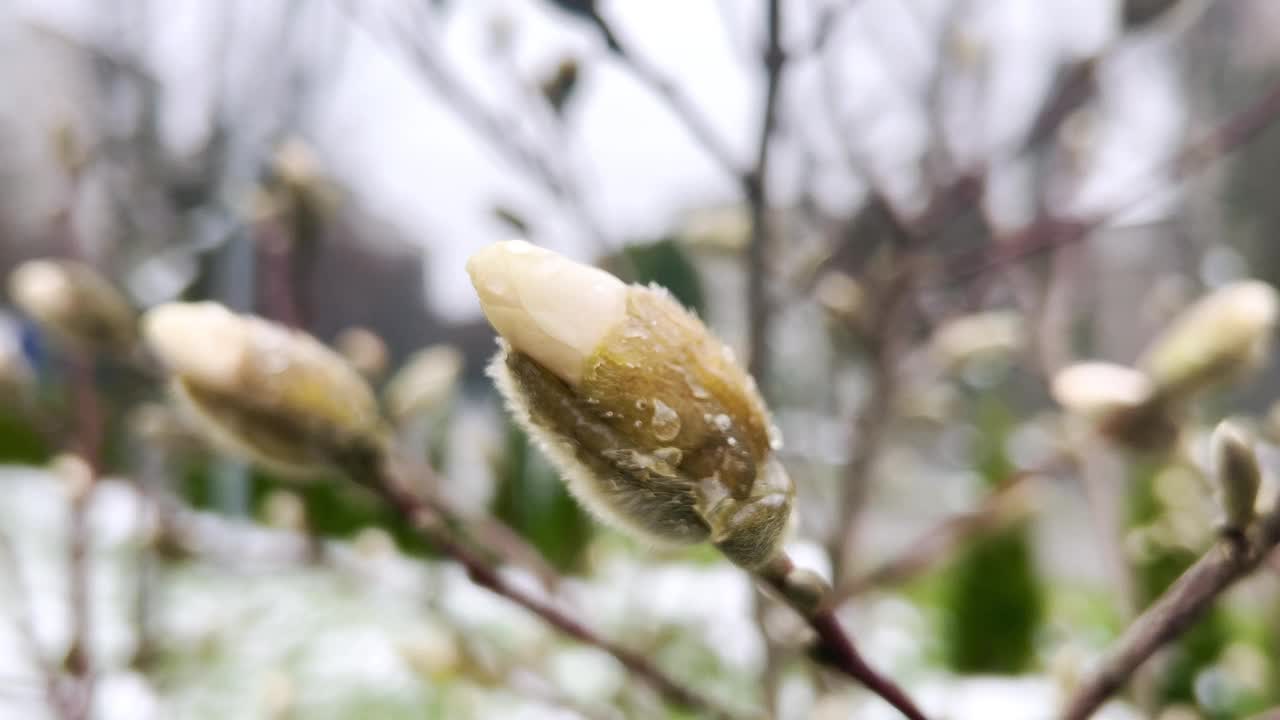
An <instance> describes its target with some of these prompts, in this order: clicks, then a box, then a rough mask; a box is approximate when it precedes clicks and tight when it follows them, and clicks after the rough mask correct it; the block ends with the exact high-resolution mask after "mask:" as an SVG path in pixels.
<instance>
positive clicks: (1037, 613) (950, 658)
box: [942, 397, 1046, 673]
mask: <svg viewBox="0 0 1280 720" xmlns="http://www.w3.org/2000/svg"><path fill="white" fill-rule="evenodd" d="M978 416H979V417H978V422H979V432H980V435H979V438H978V442H977V444H976V446H975V448H974V455H975V456H974V461H975V465H976V467H977V469H978V471H979V472H980V473H981V475H982V477H983V479H984V480H985V481H986V484H987V485H988V487H995V486H998V485H999V484H1000V483H1001V482H1003V481H1005V480H1006V479H1007V478H1008V477H1009V475H1010V474H1011V473H1012V472H1013V470H1014V468H1013V465H1012V464H1011V463H1010V462H1009V459H1008V456H1007V454H1006V453H1005V450H1004V446H1005V439H1006V438H1007V437H1008V434H1009V431H1010V429H1011V428H1012V426H1013V418H1012V416H1011V414H1010V412H1009V410H1008V408H1007V407H1006V406H1005V405H1004V404H1003V403H1002V402H1001V401H999V400H997V399H995V398H992V397H988V398H984V399H983V401H981V402H980V403H979V408H978ZM1045 602H1046V601H1045V595H1044V589H1043V587H1042V584H1041V582H1040V579H1039V577H1038V575H1037V572H1036V567H1035V557H1034V553H1033V551H1032V546H1031V532H1030V527H1029V525H1028V524H1026V523H1019V524H1017V525H1014V526H1011V527H1009V528H1006V529H1003V530H1001V531H999V532H996V533H994V534H992V535H988V536H986V537H983V538H980V539H978V540H976V541H974V542H972V543H970V544H969V545H967V546H966V547H965V548H964V549H963V550H962V551H961V553H960V555H959V557H957V558H956V560H955V561H954V562H953V563H952V566H951V567H950V569H949V572H948V575H947V578H946V582H945V585H944V587H943V591H942V607H943V608H946V610H945V613H946V614H945V615H944V616H943V626H942V644H943V647H942V652H943V656H944V658H945V660H946V662H947V664H948V665H949V666H950V667H951V668H952V669H954V670H955V671H956V672H961V673H1019V672H1023V671H1025V670H1027V669H1028V668H1029V667H1030V666H1031V664H1032V662H1033V661H1034V659H1035V638H1036V633H1037V632H1038V630H1039V628H1040V626H1041V624H1042V622H1043V618H1044V612H1045Z"/></svg>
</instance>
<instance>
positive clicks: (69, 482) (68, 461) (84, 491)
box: [49, 453, 93, 502]
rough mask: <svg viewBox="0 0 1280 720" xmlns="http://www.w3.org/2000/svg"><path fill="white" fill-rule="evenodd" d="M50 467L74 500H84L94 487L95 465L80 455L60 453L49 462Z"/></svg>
mask: <svg viewBox="0 0 1280 720" xmlns="http://www.w3.org/2000/svg"><path fill="white" fill-rule="evenodd" d="M49 469H50V470H51V471H52V472H53V474H54V476H55V477H57V479H58V481H59V482H60V483H61V484H62V488H63V490H64V491H65V492H66V493H67V499H69V500H71V501H72V502H80V501H82V500H84V499H85V498H87V497H88V496H89V491H90V490H92V489H93V466H91V465H90V464H89V463H88V462H87V461H86V460H85V459H84V458H82V457H80V456H79V455H72V454H70V453H65V454H62V455H59V456H57V457H55V458H54V459H53V460H51V461H50V462H49Z"/></svg>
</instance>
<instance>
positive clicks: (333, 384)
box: [143, 302, 382, 472]
mask: <svg viewBox="0 0 1280 720" xmlns="http://www.w3.org/2000/svg"><path fill="white" fill-rule="evenodd" d="M143 334H144V336H145V338H146V341H147V344H148V346H149V347H150V348H151V350H152V351H153V352H154V353H155V354H156V356H157V357H159V359H160V360H161V361H162V362H163V363H164V364H165V365H166V366H167V367H168V368H169V369H170V371H171V372H172V373H173V375H174V387H175V390H176V394H177V396H178V399H179V400H180V401H181V402H182V403H183V405H184V407H185V408H186V409H187V410H189V411H191V415H192V416H193V417H194V418H195V419H196V420H198V421H199V423H198V427H199V428H200V429H201V430H202V431H203V432H204V433H205V435H207V436H208V437H209V438H210V439H211V440H213V441H214V442H215V443H217V444H219V445H221V446H223V447H224V448H226V449H228V450H230V451H232V452H235V453H236V454H239V455H244V456H248V457H250V458H252V459H254V460H257V461H259V462H262V463H264V464H267V465H271V466H273V467H276V468H277V469H280V470H284V471H294V472H311V471H315V470H318V469H321V468H325V467H330V466H332V465H333V464H334V463H335V462H338V461H340V460H341V459H342V458H343V457H344V455H345V453H347V452H349V451H352V450H363V449H368V448H371V447H375V446H377V445H378V444H379V443H380V442H381V436H382V429H381V422H380V419H379V416H378V407H377V402H376V400H375V399H374V395H373V391H372V390H370V389H369V385H368V384H367V383H366V382H365V380H364V378H362V377H360V374H359V373H358V372H356V370H355V369H354V368H352V367H351V366H350V365H349V364H347V362H346V361H344V360H343V359H342V357H341V356H340V355H338V354H337V353H336V352H334V351H332V350H330V349H329V348H327V347H325V346H324V345H323V344H321V343H320V342H319V341H318V340H316V339H315V338H313V337H311V336H310V335H307V334H305V333H302V332H298V331H294V330H290V329H288V328H285V327H283V326H280V325H276V324H274V323H271V322H268V321H266V320H263V319H262V318H258V317H254V316H251V315H236V314H234V313H232V312H231V311H229V310H227V309H226V308H225V307H223V306H221V305H218V304H217V303H210V302H202V303H169V304H166V305H161V306H159V307H156V308H153V309H152V310H150V311H148V312H147V313H146V315H144V316H143Z"/></svg>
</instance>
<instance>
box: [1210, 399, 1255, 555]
mask: <svg viewBox="0 0 1280 720" xmlns="http://www.w3.org/2000/svg"><path fill="white" fill-rule="evenodd" d="M1253 445H1254V443H1253V436H1252V434H1251V433H1249V431H1248V430H1246V429H1245V428H1244V427H1243V426H1242V425H1240V424H1239V423H1236V422H1233V421H1231V420H1223V421H1222V422H1220V423H1218V427H1216V428H1214V430H1213V435H1212V437H1211V438H1210V439H1209V462H1210V466H1211V467H1210V473H1209V475H1210V477H1211V478H1212V479H1213V483H1214V488H1215V491H1216V495H1217V498H1218V504H1219V506H1220V507H1221V509H1222V527H1223V529H1224V530H1227V531H1230V532H1240V531H1242V530H1244V529H1245V528H1247V527H1248V526H1249V523H1250V522H1252V521H1253V512H1254V502H1255V501H1256V500H1257V498H1258V488H1259V486H1261V484H1262V470H1261V469H1260V468H1259V467H1258V456H1257V455H1256V454H1255V452H1254V447H1253Z"/></svg>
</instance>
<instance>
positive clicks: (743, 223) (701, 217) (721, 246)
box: [678, 205, 751, 253]
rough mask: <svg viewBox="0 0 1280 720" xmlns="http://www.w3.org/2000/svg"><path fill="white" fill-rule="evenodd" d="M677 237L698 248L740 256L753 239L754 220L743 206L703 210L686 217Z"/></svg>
mask: <svg viewBox="0 0 1280 720" xmlns="http://www.w3.org/2000/svg"><path fill="white" fill-rule="evenodd" d="M678 235H679V236H680V238H681V239H682V240H684V242H686V243H688V244H689V245H692V246H693V247H696V248H705V249H708V250H717V251H721V252H728V253H738V252H741V251H742V249H743V248H745V247H746V246H747V239H748V238H750V237H751V217H750V216H749V215H748V214H747V211H746V209H745V208H743V207H741V206H740V205H729V206H725V207H719V208H706V209H701V210H698V211H696V212H693V213H690V214H689V215H688V216H687V217H686V218H685V220H684V224H683V225H682V226H681V228H680V229H679V231H678Z"/></svg>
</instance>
